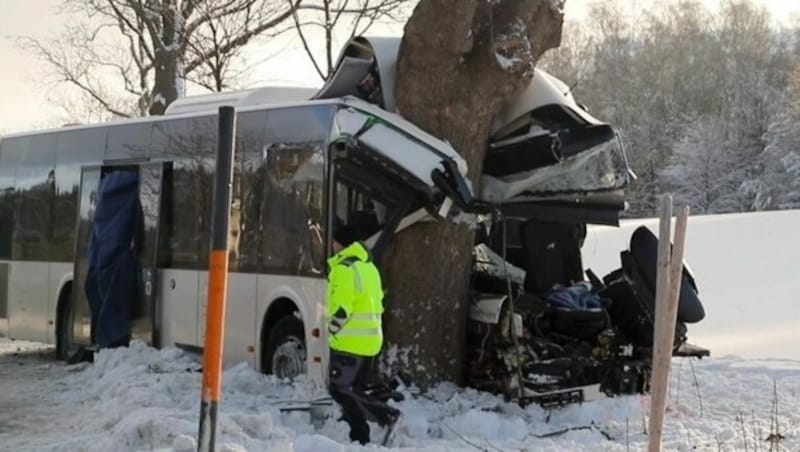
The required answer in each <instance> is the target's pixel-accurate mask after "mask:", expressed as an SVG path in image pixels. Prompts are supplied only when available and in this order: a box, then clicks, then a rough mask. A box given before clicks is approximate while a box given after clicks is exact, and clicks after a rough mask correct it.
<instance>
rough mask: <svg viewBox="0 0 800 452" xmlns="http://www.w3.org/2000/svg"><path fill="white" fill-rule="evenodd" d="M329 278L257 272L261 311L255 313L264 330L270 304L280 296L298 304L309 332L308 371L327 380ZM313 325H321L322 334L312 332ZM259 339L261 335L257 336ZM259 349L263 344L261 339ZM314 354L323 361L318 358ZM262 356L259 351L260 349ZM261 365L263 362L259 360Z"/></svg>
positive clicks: (307, 345)
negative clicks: (263, 323)
mask: <svg viewBox="0 0 800 452" xmlns="http://www.w3.org/2000/svg"><path fill="white" fill-rule="evenodd" d="M326 288H327V280H326V279H324V278H311V277H299V276H283V275H259V276H258V311H257V315H256V319H257V322H258V324H257V328H256V334H259V331H260V330H261V323H262V321H263V320H264V315H265V314H266V313H267V310H268V309H269V305H270V304H271V303H272V302H273V301H274V300H277V299H280V298H288V299H290V300H292V301H294V303H295V304H296V305H297V308H298V309H299V310H300V316H301V318H302V320H303V327H304V330H305V335H306V351H307V353H308V361H307V363H308V374H309V376H311V377H312V378H314V379H315V380H318V381H320V382H324V377H325V375H324V372H325V369H327V367H326V366H327V361H328V338H327V336H326V334H327V329H326V328H324V325H325V291H326ZM314 328H319V329H320V332H321V336H320V337H319V338H315V337H313V336H312V335H311V331H312V330H313V329H314ZM256 341H258V337H257V336H256ZM257 343H258V350H260V348H261V347H263V346H264V344H261V343H260V341H258V342H257ZM315 357H317V358H319V360H320V362H315V359H314V358H315ZM259 359H260V353H259ZM257 364H258V366H259V367H257V368H260V366H261V363H260V362H259V363H257Z"/></svg>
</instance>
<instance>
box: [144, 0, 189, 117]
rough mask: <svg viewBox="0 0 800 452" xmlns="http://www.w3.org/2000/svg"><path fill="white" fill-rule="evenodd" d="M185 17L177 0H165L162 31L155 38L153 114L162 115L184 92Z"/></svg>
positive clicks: (151, 110)
mask: <svg viewBox="0 0 800 452" xmlns="http://www.w3.org/2000/svg"><path fill="white" fill-rule="evenodd" d="M184 26H185V24H184V19H183V17H182V16H181V14H180V10H179V8H178V7H177V5H176V4H175V2H174V0H166V1H165V2H164V6H163V8H162V11H161V33H160V36H155V37H154V39H153V40H154V45H153V47H154V52H155V63H154V64H153V70H154V72H155V80H154V82H153V91H152V101H151V103H150V111H149V113H150V115H151V116H152V115H163V114H164V111H165V110H166V109H167V106H169V104H171V103H172V102H174V101H175V100H176V99H178V97H181V96H183V95H184V93H183V79H184V77H185V74H184V69H183V55H182V53H181V47H182V46H181V45H180V43H181V41H182V40H184V39H185V36H184Z"/></svg>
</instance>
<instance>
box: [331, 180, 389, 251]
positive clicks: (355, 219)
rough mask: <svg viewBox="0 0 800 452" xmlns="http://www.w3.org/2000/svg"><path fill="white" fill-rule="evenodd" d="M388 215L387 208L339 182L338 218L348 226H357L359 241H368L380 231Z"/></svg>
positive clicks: (337, 191)
mask: <svg viewBox="0 0 800 452" xmlns="http://www.w3.org/2000/svg"><path fill="white" fill-rule="evenodd" d="M386 215H387V208H386V206H384V205H383V204H381V203H380V202H378V201H376V200H374V199H370V198H369V196H367V195H366V194H364V193H362V192H360V191H359V190H357V189H355V188H353V187H348V186H347V185H345V184H343V183H341V182H340V181H337V183H336V218H337V219H338V221H342V222H344V223H346V224H352V225H355V226H356V229H357V230H358V236H359V240H361V241H366V240H367V239H368V238H370V237H371V236H372V235H373V234H375V233H376V232H378V231H380V229H381V228H382V227H383V224H384V223H385V222H386Z"/></svg>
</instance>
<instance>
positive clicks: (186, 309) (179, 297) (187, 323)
mask: <svg viewBox="0 0 800 452" xmlns="http://www.w3.org/2000/svg"><path fill="white" fill-rule="evenodd" d="M158 273H159V281H158V287H159V290H160V292H161V296H160V297H159V300H160V303H159V304H160V309H161V319H162V320H161V344H162V345H163V346H165V347H167V346H170V345H175V344H183V345H194V346H202V344H198V343H197V273H198V272H197V271H196V270H173V269H160V270H159V272H158Z"/></svg>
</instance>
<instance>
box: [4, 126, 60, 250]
mask: <svg viewBox="0 0 800 452" xmlns="http://www.w3.org/2000/svg"><path fill="white" fill-rule="evenodd" d="M57 137H58V136H57V135H56V134H54V133H49V134H44V135H37V136H33V137H23V138H20V139H19V151H20V154H19V157H20V162H19V165H18V166H17V172H16V188H17V193H18V194H19V196H18V204H17V206H18V210H17V214H16V218H17V223H16V225H15V227H16V231H15V233H14V240H13V246H14V250H13V255H14V258H15V259H21V260H28V261H48V260H50V253H49V243H50V238H51V235H52V230H51V225H50V215H51V212H52V210H53V197H54V190H55V153H56V143H57Z"/></svg>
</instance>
